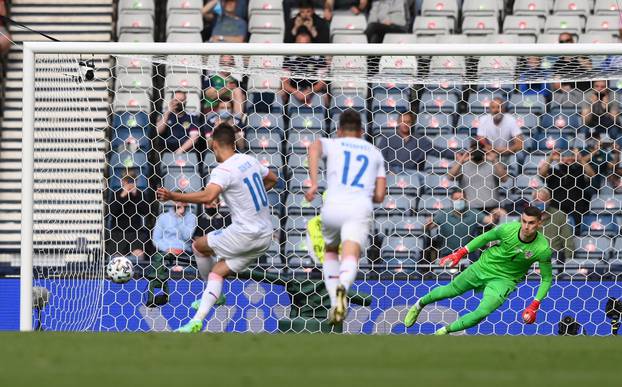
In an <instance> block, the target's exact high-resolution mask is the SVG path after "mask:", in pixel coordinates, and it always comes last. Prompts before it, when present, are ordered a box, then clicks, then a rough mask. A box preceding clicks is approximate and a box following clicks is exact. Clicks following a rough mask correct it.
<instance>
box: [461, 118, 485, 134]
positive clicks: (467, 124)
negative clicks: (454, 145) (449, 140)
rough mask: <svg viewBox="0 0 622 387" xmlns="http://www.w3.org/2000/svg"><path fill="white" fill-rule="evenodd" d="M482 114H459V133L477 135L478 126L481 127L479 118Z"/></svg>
mask: <svg viewBox="0 0 622 387" xmlns="http://www.w3.org/2000/svg"><path fill="white" fill-rule="evenodd" d="M480 116H481V114H479V113H478V114H475V113H465V114H459V115H458V123H457V124H456V130H457V131H458V132H459V133H466V134H472V135H475V134H476V133H477V128H478V127H479V120H480Z"/></svg>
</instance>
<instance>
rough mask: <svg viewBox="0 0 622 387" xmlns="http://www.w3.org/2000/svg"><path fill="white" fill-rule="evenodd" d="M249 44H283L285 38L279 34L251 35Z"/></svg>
mask: <svg viewBox="0 0 622 387" xmlns="http://www.w3.org/2000/svg"><path fill="white" fill-rule="evenodd" d="M248 42H249V43H283V37H282V36H280V35H278V34H260V33H255V34H251V37H250V38H249V40H248Z"/></svg>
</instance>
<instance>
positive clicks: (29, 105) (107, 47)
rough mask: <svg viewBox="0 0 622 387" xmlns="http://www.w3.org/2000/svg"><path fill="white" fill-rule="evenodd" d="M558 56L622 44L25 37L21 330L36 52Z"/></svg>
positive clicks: (25, 325)
mask: <svg viewBox="0 0 622 387" xmlns="http://www.w3.org/2000/svg"><path fill="white" fill-rule="evenodd" d="M37 54H84V55H89V54H109V55H129V54H132V55H176V54H178V55H262V56H265V55H284V56H287V55H300V56H304V55H327V56H361V55H363V56H384V55H386V56H486V55H496V56H527V55H535V56H556V55H559V56H561V55H565V56H572V55H622V44H615V43H609V44H263V43H257V44H249V43H235V44H202V43H116V42H110V43H100V42H24V47H23V112H22V114H23V115H22V120H23V122H22V126H23V129H22V136H23V137H22V196H21V211H22V214H21V230H22V232H21V252H20V254H21V268H20V330H21V331H31V330H32V329H33V324H32V322H33V318H32V316H33V314H32V313H33V302H32V288H33V256H32V252H33V231H32V230H33V204H34V192H33V189H34V113H35V55H37Z"/></svg>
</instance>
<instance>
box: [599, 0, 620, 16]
mask: <svg viewBox="0 0 622 387" xmlns="http://www.w3.org/2000/svg"><path fill="white" fill-rule="evenodd" d="M619 7H620V6H619V1H618V0H596V2H595V3H594V15H598V16H605V15H612V16H618V15H620V9H619Z"/></svg>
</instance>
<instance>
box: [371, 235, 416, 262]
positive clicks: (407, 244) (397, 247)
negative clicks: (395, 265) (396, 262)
mask: <svg viewBox="0 0 622 387" xmlns="http://www.w3.org/2000/svg"><path fill="white" fill-rule="evenodd" d="M423 248H424V244H423V239H422V238H417V237H394V236H391V237H387V238H384V243H383V244H382V247H381V248H380V256H381V257H382V259H384V260H385V261H389V260H391V259H394V258H410V259H412V260H415V261H416V260H418V259H419V258H421V256H422V254H423Z"/></svg>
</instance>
